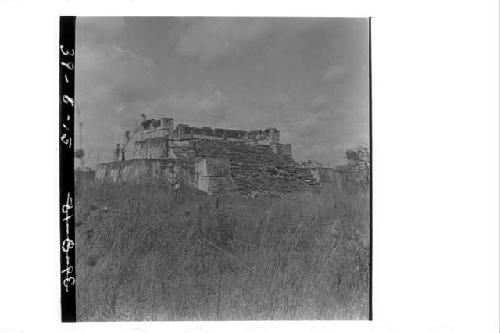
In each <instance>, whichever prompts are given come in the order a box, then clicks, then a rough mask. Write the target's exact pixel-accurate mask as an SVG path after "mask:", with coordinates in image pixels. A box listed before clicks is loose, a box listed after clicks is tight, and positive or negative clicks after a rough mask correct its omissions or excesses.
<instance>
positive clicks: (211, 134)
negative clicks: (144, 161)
mask: <svg viewBox="0 0 500 333" xmlns="http://www.w3.org/2000/svg"><path fill="white" fill-rule="evenodd" d="M159 138H164V139H168V140H170V141H171V142H172V143H171V145H170V146H174V147H180V146H189V142H190V141H192V140H193V139H194V140H197V141H199V140H209V141H226V142H231V143H235V144H246V145H253V146H256V145H260V146H269V147H270V148H271V149H272V151H273V152H274V153H275V154H278V155H284V156H289V157H291V156H292V146H291V145H290V144H281V143H280V131H279V130H277V129H276V128H267V129H264V130H262V129H261V130H251V131H245V130H234V129H223V128H211V127H192V126H189V125H186V124H178V125H177V126H175V127H174V120H173V119H172V118H160V119H148V120H143V121H142V122H141V124H140V132H139V138H138V140H137V141H136V142H135V145H134V150H133V155H132V159H135V158H150V159H151V158H153V159H154V158H158V159H162V158H169V157H172V158H175V157H174V156H172V152H170V154H169V152H168V151H166V150H165V149H166V147H164V148H163V149H161V147H160V146H159V142H161V141H158V140H154V139H159ZM174 141H175V142H174Z"/></svg>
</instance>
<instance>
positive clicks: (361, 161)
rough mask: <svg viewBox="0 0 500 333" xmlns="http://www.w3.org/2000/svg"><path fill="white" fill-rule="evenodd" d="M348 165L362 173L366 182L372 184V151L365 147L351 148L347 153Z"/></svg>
mask: <svg viewBox="0 0 500 333" xmlns="http://www.w3.org/2000/svg"><path fill="white" fill-rule="evenodd" d="M345 154H346V158H347V162H348V165H349V166H350V167H351V168H352V169H354V170H356V171H359V172H361V174H362V175H363V179H364V182H365V183H366V184H369V183H370V150H369V149H368V147H365V146H361V145H360V146H358V147H356V148H349V149H347V150H346V152H345Z"/></svg>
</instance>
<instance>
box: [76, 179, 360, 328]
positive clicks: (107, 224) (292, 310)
mask: <svg viewBox="0 0 500 333" xmlns="http://www.w3.org/2000/svg"><path fill="white" fill-rule="evenodd" d="M76 186H77V193H76V222H75V223H76V258H77V260H76V261H77V265H76V276H77V317H78V318H77V319H78V320H79V321H94V320H105V321H109V320H267V319H280V320H291V319H367V318H368V311H369V267H370V263H369V260H370V259H369V258H370V256H369V250H370V243H369V241H370V238H369V232H370V224H369V223H370V212H369V203H370V200H369V194H368V191H367V190H363V189H361V190H356V191H350V192H349V193H344V192H339V191H338V190H335V189H334V188H331V187H328V186H326V185H322V187H321V191H320V192H319V193H306V192H303V193H290V194H283V195H281V196H276V197H272V198H269V197H267V198H250V197H246V196H241V195H239V194H234V193H231V194H229V195H225V196H218V197H215V196H208V195H206V194H204V193H201V192H199V191H195V190H188V189H185V190H183V189H181V190H177V191H174V192H171V191H166V190H164V189H162V188H160V187H154V186H151V185H147V186H146V185H131V184H118V185H111V184H101V183H99V182H85V183H77V184H76Z"/></svg>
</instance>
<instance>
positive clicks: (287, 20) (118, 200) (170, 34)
mask: <svg viewBox="0 0 500 333" xmlns="http://www.w3.org/2000/svg"><path fill="white" fill-rule="evenodd" d="M369 31H370V19H369V18H366V17H365V18H335V17H328V18H319V17H316V18H310V17H309V18H300V17H279V18H276V17H76V23H75V55H74V57H75V59H74V64H75V71H74V77H75V80H74V84H75V92H74V94H75V95H74V105H73V106H74V141H73V145H74V177H75V178H74V186H75V197H74V213H75V221H74V226H75V239H74V251H75V266H74V267H75V271H76V274H77V280H76V283H75V290H76V321H216V320H222V321H228V320H231V321H234V320H238V321H241V320H369V319H370V318H371V269H372V267H371V264H372V263H371V245H372V244H371V223H372V221H371V167H372V166H371V147H370V115H371V113H370V38H369ZM72 207H73V206H72Z"/></svg>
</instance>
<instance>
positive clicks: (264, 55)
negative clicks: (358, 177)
mask: <svg viewBox="0 0 500 333" xmlns="http://www.w3.org/2000/svg"><path fill="white" fill-rule="evenodd" d="M75 96H76V100H77V102H78V104H79V106H80V108H81V113H82V117H83V121H84V139H83V143H84V146H83V147H84V149H85V151H86V153H87V155H90V156H89V157H90V159H96V158H97V159H99V161H100V162H105V161H107V160H108V159H109V158H111V155H112V148H113V146H114V145H116V143H118V142H119V141H120V140H121V138H122V136H123V131H124V130H126V129H132V128H133V127H134V125H135V124H136V123H137V121H138V120H139V119H140V117H139V115H140V114H141V113H144V114H146V116H147V117H148V118H158V117H162V116H163V117H171V118H174V122H175V124H178V123H187V124H190V125H193V126H212V127H222V128H234V129H260V128H266V127H276V128H278V129H279V130H280V131H281V142H283V143H291V144H292V151H293V156H294V158H295V159H299V160H307V159H311V160H317V161H320V162H325V163H332V164H333V165H337V164H341V163H343V162H344V161H343V154H344V151H345V150H346V148H348V147H350V146H355V145H358V144H367V143H368V140H369V118H368V116H369V100H368V98H369V84H368V20H367V19H364V18H208V17H207V18H183V17H163V18H160V17H158V18H153V17H130V18H118V17H116V18H109V17H100V18H90V17H79V18H77V21H76V93H75ZM76 137H77V138H78V134H77V135H76ZM77 147H78V142H77ZM98 152H99V154H97V153H98ZM89 162H91V161H89Z"/></svg>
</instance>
